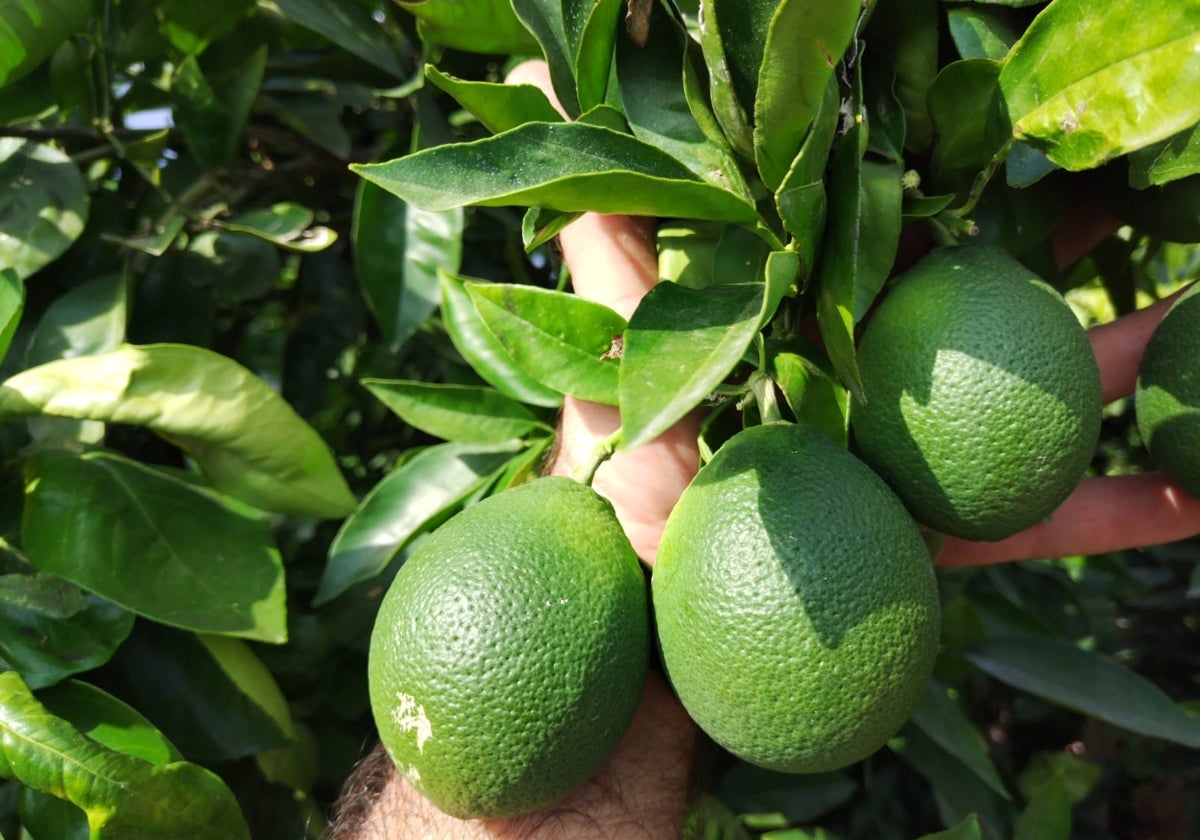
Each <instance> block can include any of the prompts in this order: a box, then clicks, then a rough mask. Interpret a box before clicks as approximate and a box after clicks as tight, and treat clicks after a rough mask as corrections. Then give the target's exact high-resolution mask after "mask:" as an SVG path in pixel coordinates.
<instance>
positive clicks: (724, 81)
mask: <svg viewBox="0 0 1200 840" xmlns="http://www.w3.org/2000/svg"><path fill="white" fill-rule="evenodd" d="M760 5H763V4H762V3H761V2H756V7H757V6H760ZM717 6H718V4H717V0H700V16H701V17H702V18H703V19H704V22H705V25H704V26H702V27H701V28H700V48H701V51H702V52H703V54H704V64H705V65H706V66H707V67H708V82H709V95H710V96H711V97H712V108H713V115H714V116H715V117H716V120H717V123H718V125H720V126H721V130H722V131H723V132H724V134H725V138H726V139H727V140H728V141H729V145H730V146H731V147H732V148H733V149H734V151H736V152H737V153H738V154H740V155H741V156H742V157H744V158H746V159H747V160H753V159H754V133H753V131H752V124H751V118H750V116H749V113H750V112H749V110H748V108H747V106H748V105H752V104H753V102H754V98H753V96H751V97H750V98H749V99H741V98H740V97H739V94H738V92H737V90H736V89H735V83H734V75H735V70H734V64H735V59H733V58H731V57H730V56H729V55H728V54H727V52H726V46H725V42H724V39H725V38H727V37H730V36H729V35H727V34H726V33H725V32H724V29H723V20H722V19H720V18H719V17H718V14H717ZM722 8H725V7H724V6H723V5H722ZM724 14H728V15H729V16H730V17H732V18H733V19H734V20H735V21H736V20H738V18H739V15H740V10H739V9H737V8H725V12H724ZM760 17H761V15H760ZM768 24H769V20H768ZM766 29H767V27H766V26H764V27H763V35H764V38H765V34H766ZM735 40H736V36H735ZM753 73H754V78H757V76H758V64H757V63H756V64H755V66H754V69H753Z"/></svg>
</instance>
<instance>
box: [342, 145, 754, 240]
mask: <svg viewBox="0 0 1200 840" xmlns="http://www.w3.org/2000/svg"><path fill="white" fill-rule="evenodd" d="M351 169H353V170H354V171H355V172H357V173H358V174H359V175H361V176H363V177H364V178H366V179H368V180H369V181H372V182H374V183H376V184H378V185H379V186H381V187H383V188H384V189H386V190H387V191H388V192H391V193H394V194H395V195H398V196H400V197H401V198H403V199H404V200H406V201H410V202H412V203H413V204H416V205H418V206H421V207H424V208H426V209H429V210H448V209H450V208H452V207H461V206H463V205H483V206H503V205H514V204H515V205H523V206H532V205H541V206H544V207H549V208H552V209H554V210H564V211H568V212H570V211H575V210H594V211H597V212H601V213H628V214H633V215H643V216H686V217H690V218H696V219H716V220H721V221H731V222H738V223H742V224H748V223H752V222H753V221H754V219H755V213H754V208H753V207H752V206H751V205H750V204H748V203H747V202H745V201H744V200H742V199H740V198H738V197H737V196H734V195H732V194H730V193H728V192H726V191H725V190H723V189H721V188H719V187H716V186H713V185H712V184H708V183H705V182H703V181H700V180H699V179H698V178H697V177H696V175H695V174H694V173H693V172H692V171H691V170H689V169H688V168H687V167H686V166H684V165H683V164H682V163H680V162H679V161H677V160H675V159H674V158H672V157H670V156H669V155H667V154H666V153H665V152H662V151H660V150H659V149H656V148H654V147H653V146H651V145H650V144H648V143H644V142H642V141H641V140H638V139H636V138H634V137H630V136H628V135H625V134H620V133H618V132H615V131H610V130H609V129H606V128H598V127H596V126H592V125H587V124H584V123H529V124H527V125H522V126H519V127H518V128H514V129H512V130H510V131H506V132H504V133H503V134H497V135H495V136H493V137H488V138H485V139H483V140H477V141H475V142H472V143H456V144H453V145H449V146H438V147H435V148H432V149H426V150H424V151H420V152H417V153H415V154H412V155H409V156H408V157H404V158H400V159H398V160H393V161H389V162H387V163H375V164H361V165H352V166H351Z"/></svg>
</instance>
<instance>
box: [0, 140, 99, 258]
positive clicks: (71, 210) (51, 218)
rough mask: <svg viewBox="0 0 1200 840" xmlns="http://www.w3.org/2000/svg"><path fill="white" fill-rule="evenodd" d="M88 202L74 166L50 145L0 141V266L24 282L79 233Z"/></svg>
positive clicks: (59, 254) (64, 249) (68, 245)
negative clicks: (14, 273) (15, 274)
mask: <svg viewBox="0 0 1200 840" xmlns="http://www.w3.org/2000/svg"><path fill="white" fill-rule="evenodd" d="M89 204H90V198H89V196H88V190H87V185H86V184H85V183H84V181H83V175H81V174H80V172H79V169H78V168H77V167H76V166H75V164H74V162H73V161H72V160H71V159H70V158H69V157H67V156H66V155H65V154H63V153H62V152H60V151H59V150H58V149H55V148H54V147H52V146H47V145H44V144H40V143H32V142H29V141H26V140H20V139H18V138H14V137H0V265H2V266H4V267H5V268H9V269H12V270H13V271H15V272H16V273H17V278H18V279H19V280H25V279H27V278H28V277H30V276H31V275H32V274H34V273H35V272H36V271H38V269H40V268H42V267H43V266H45V265H48V264H49V263H52V262H54V260H56V259H58V257H59V256H61V255H62V253H63V252H64V251H66V250H67V248H69V247H70V246H71V243H73V242H74V241H75V240H76V239H77V238H78V237H79V235H80V234H81V233H83V226H84V223H85V222H86V221H87V216H88V207H89Z"/></svg>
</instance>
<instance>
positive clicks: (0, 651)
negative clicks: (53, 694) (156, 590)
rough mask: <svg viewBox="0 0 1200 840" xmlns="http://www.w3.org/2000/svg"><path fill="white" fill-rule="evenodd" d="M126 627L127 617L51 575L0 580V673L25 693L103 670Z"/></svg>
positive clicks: (130, 624)
mask: <svg viewBox="0 0 1200 840" xmlns="http://www.w3.org/2000/svg"><path fill="white" fill-rule="evenodd" d="M132 627H133V615H132V613H128V612H126V611H125V610H123V609H121V608H120V607H118V606H117V605H116V604H114V603H112V602H111V601H106V600H104V599H103V598H98V597H96V596H94V595H89V594H87V593H85V592H83V591H81V590H80V589H79V588H78V587H76V586H75V585H74V584H71V583H68V582H67V581H65V580H63V579H61V578H59V577H55V576H54V575H48V574H42V573H40V572H35V573H34V574H7V575H0V671H16V672H17V673H19V674H20V675H21V678H22V679H24V680H25V682H26V683H27V684H28V685H29V686H30V687H31V688H35V689H36V688H43V687H45V686H48V685H54V684H55V683H57V682H59V681H61V680H63V679H65V678H66V677H69V676H71V675H72V674H79V673H82V672H84V671H88V670H91V669H92V668H96V667H99V666H100V665H103V664H104V663H105V662H107V661H108V660H109V658H110V657H111V656H112V655H113V652H114V651H115V650H116V649H117V647H118V646H119V645H120V644H121V643H122V642H123V641H124V640H125V637H126V636H128V635H129V631H130V629H131V628H132Z"/></svg>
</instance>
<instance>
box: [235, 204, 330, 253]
mask: <svg viewBox="0 0 1200 840" xmlns="http://www.w3.org/2000/svg"><path fill="white" fill-rule="evenodd" d="M315 216H316V214H315V213H313V211H312V210H309V209H308V208H307V207H304V206H303V205H300V204H297V203H295V202H294V201H281V202H279V203H277V204H272V205H271V206H270V207H260V208H258V209H256V210H251V211H249V212H247V213H240V214H238V215H237V216H234V217H233V218H232V219H227V220H223V219H216V220H214V224H216V225H217V226H219V227H221V228H224V229H225V230H229V231H234V232H235V233H246V234H249V235H250V236H255V237H258V238H259V239H262V240H265V241H266V242H270V243H271V244H272V245H278V246H279V247H280V248H287V249H288V250H291V251H301V252H304V253H311V252H313V251H320V250H323V249H325V248H328V247H329V246H330V245H332V244H333V243H334V242H335V241H336V240H337V233H335V232H334V231H333V230H331V229H330V228H327V227H323V226H317V227H313V226H312V223H313V219H314V218H315Z"/></svg>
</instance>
